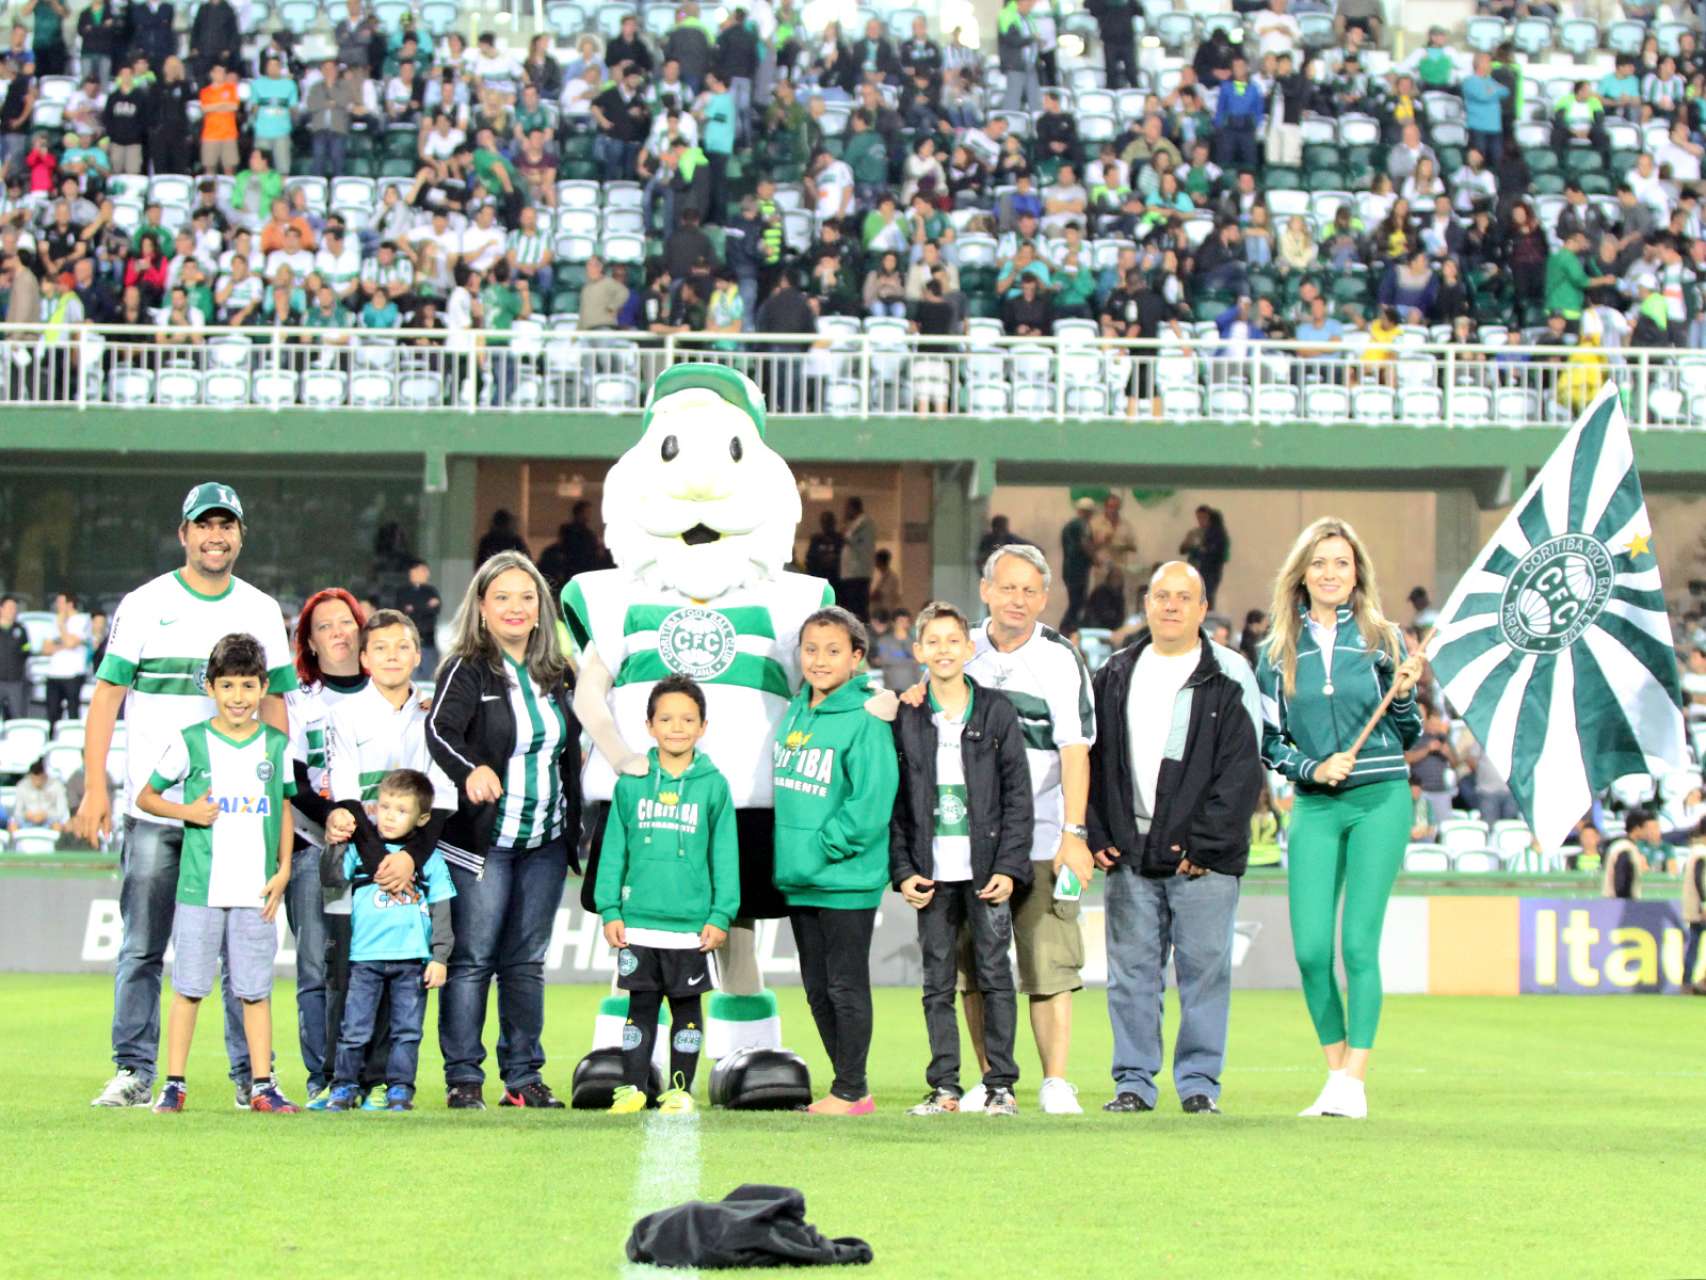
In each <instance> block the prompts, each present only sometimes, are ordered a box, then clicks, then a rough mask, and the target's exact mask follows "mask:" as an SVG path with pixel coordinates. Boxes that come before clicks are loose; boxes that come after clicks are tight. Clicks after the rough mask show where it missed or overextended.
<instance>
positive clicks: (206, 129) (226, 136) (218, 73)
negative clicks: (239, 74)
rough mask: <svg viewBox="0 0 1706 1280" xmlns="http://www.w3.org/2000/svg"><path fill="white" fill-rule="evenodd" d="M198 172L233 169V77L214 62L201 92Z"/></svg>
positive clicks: (235, 105)
mask: <svg viewBox="0 0 1706 1280" xmlns="http://www.w3.org/2000/svg"><path fill="white" fill-rule="evenodd" d="M200 100H201V171H202V172H203V173H213V172H215V171H216V167H217V170H218V171H219V172H223V173H227V174H234V173H236V172H237V112H238V110H239V109H240V107H239V101H238V97H237V79H236V77H235V76H233V75H231V73H230V72H228V71H226V69H225V68H224V67H222V66H219V65H218V64H215V65H214V66H213V67H211V68H210V69H209V70H208V80H207V87H206V88H205V89H203V90H202V91H201V96H200Z"/></svg>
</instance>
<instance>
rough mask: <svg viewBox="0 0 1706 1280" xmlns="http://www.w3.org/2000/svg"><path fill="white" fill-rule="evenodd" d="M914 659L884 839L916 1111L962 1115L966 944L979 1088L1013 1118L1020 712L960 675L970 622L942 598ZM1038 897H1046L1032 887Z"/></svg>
mask: <svg viewBox="0 0 1706 1280" xmlns="http://www.w3.org/2000/svg"><path fill="white" fill-rule="evenodd" d="M915 634H916V635H917V639H916V640H915V641H914V642H913V646H912V653H913V657H914V658H916V659H917V660H918V661H919V662H921V663H923V664H924V668H925V670H926V671H927V672H928V673H929V679H930V692H929V696H928V698H927V699H926V700H925V703H924V705H922V706H917V707H909V706H906V705H905V704H902V706H901V708H900V715H899V717H898V718H897V719H896V721H895V726H894V737H895V752H896V754H897V756H898V757H899V759H900V772H901V783H900V790H899V793H898V794H897V795H896V797H895V806H894V821H893V823H892V825H891V829H890V833H889V866H890V878H891V879H892V880H893V882H894V886H895V888H897V889H899V890H900V892H901V895H902V896H903V897H905V899H906V901H907V905H909V906H911V907H914V908H916V909H917V911H918V943H919V947H920V949H921V950H922V951H923V953H924V1023H925V1026H926V1028H927V1029H928V1031H929V1036H930V1069H929V1071H927V1072H926V1073H925V1079H926V1080H927V1081H928V1082H929V1085H930V1092H929V1094H928V1095H926V1097H925V1099H924V1101H923V1102H921V1103H919V1104H918V1105H917V1106H916V1107H913V1108H912V1110H911V1112H910V1114H912V1115H915V1116H929V1115H941V1114H943V1113H945V1112H950V1111H958V1110H959V1108H960V1032H959V1024H958V1023H957V1022H956V1021H955V1019H954V979H955V964H954V959H955V952H956V950H957V948H958V945H959V935H960V929H961V926H962V925H963V926H965V927H966V928H967V931H968V932H969V934H970V937H971V948H972V959H973V964H974V969H975V974H976V980H977V989H978V990H979V991H981V992H982V993H983V1009H984V1015H983V1017H984V1048H985V1052H986V1053H987V1054H988V1061H987V1062H986V1063H985V1064H984V1073H983V1084H984V1088H985V1089H986V1090H987V1091H988V1102H987V1104H986V1106H985V1110H986V1111H987V1112H988V1113H989V1114H990V1115H1006V1116H1010V1115H1014V1114H1016V1113H1017V1111H1018V1107H1017V1105H1016V1104H1015V1102H1014V1100H1013V1086H1014V1085H1015V1084H1016V1083H1018V1079H1019V1067H1018V1064H1017V1063H1016V1062H1014V1060H1013V1031H1014V1022H1015V1020H1016V1018H1017V1008H1018V1002H1017V1000H1016V999H1015V997H1014V994H1013V972H1012V969H1011V968H1010V967H1009V965H1008V963H1007V950H1008V946H1009V945H1010V943H1011V942H1012V938H1013V917H1012V910H1011V908H1010V906H1009V905H1008V904H1009V901H1010V899H1011V898H1012V896H1013V894H1014V893H1015V892H1024V891H1025V890H1027V889H1029V887H1030V883H1031V825H1032V808H1031V774H1030V766H1029V765H1028V764H1027V762H1026V758H1025V740H1024V736H1023V735H1022V733H1021V732H1020V728H1019V717H1018V713H1017V712H1015V711H1014V709H1013V704H1012V703H1011V702H1009V701H1008V700H1007V698H1006V696H1005V695H1004V694H1002V693H1001V692H999V691H998V690H995V689H988V688H985V687H983V686H982V685H979V684H978V683H976V682H975V681H974V680H972V679H971V678H970V677H968V676H967V675H966V674H965V666H966V663H967V662H968V661H970V660H971V656H972V652H973V649H972V639H971V624H970V623H969V622H968V621H967V620H966V616H965V615H964V614H963V613H961V612H960V611H959V610H958V609H956V608H954V606H953V605H951V604H943V603H941V602H940V601H937V602H933V603H931V604H928V605H926V606H925V607H924V609H923V611H922V612H920V613H919V615H918V627H917V631H916V633H915ZM1039 892H1046V890H1039Z"/></svg>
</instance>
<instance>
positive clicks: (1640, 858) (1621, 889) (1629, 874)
mask: <svg viewBox="0 0 1706 1280" xmlns="http://www.w3.org/2000/svg"><path fill="white" fill-rule="evenodd" d="M1584 850H1585V846H1584ZM1668 855H1669V850H1668V849H1667V848H1666V847H1665V844H1664V837H1663V834H1662V832H1661V831H1660V827H1659V820H1658V817H1657V816H1656V815H1655V814H1654V813H1653V812H1652V811H1651V810H1650V809H1639V808H1637V809H1631V810H1629V812H1628V813H1627V814H1625V815H1624V834H1623V835H1621V836H1619V837H1618V838H1617V839H1615V840H1613V841H1611V842H1610V843H1609V844H1607V845H1606V846H1605V854H1604V864H1603V868H1602V875H1601V878H1600V894H1601V896H1602V897H1606V898H1624V899H1631V898H1639V897H1640V896H1641V877H1642V876H1643V875H1645V874H1646V873H1647V872H1648V871H1653V872H1663V871H1664V869H1665V862H1666V859H1667V857H1668Z"/></svg>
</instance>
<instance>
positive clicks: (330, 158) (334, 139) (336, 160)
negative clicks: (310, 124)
mask: <svg viewBox="0 0 1706 1280" xmlns="http://www.w3.org/2000/svg"><path fill="white" fill-rule="evenodd" d="M348 145H349V139H348V137H346V136H345V135H344V134H341V133H336V132H334V131H332V130H331V129H319V130H316V131H315V133H314V151H313V164H314V172H315V173H317V174H319V175H320V176H321V177H322V178H335V177H338V176H339V175H340V174H342V173H343V171H344V150H345V148H346V147H347V146H348Z"/></svg>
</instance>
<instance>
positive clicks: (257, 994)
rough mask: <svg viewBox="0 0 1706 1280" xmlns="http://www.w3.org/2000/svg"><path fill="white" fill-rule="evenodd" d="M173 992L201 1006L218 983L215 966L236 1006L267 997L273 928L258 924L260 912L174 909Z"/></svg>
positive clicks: (274, 939) (185, 906)
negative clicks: (225, 977)
mask: <svg viewBox="0 0 1706 1280" xmlns="http://www.w3.org/2000/svg"><path fill="white" fill-rule="evenodd" d="M172 951H173V957H172V990H173V991H176V992H177V993H178V994H179V995H181V996H187V997H188V998H189V999H191V1000H200V999H202V998H203V997H205V996H206V995H207V994H208V993H209V992H210V991H212V990H213V987H214V984H215V983H216V982H217V981H218V980H219V961H220V958H221V957H223V958H224V960H225V971H226V972H227V973H229V974H230V975H231V990H232V991H233V992H235V993H236V996H237V998H238V999H239V1000H249V1001H255V1000H265V999H266V998H267V997H268V996H269V995H271V994H272V962H273V957H274V956H276V955H277V954H278V928H277V926H276V925H275V924H274V923H273V922H272V921H270V920H263V919H261V909H260V908H259V907H198V906H193V905H191V904H190V903H188V902H180V903H178V909H177V913H176V914H175V915H174V916H173V918H172Z"/></svg>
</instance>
